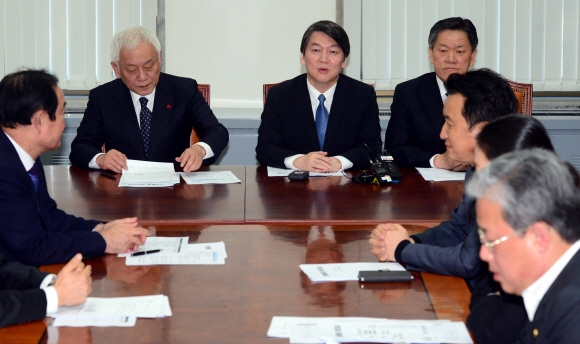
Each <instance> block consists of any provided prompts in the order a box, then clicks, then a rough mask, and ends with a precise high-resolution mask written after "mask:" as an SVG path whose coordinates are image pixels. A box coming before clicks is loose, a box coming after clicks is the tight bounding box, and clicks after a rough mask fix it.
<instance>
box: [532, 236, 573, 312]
mask: <svg viewBox="0 0 580 344" xmlns="http://www.w3.org/2000/svg"><path fill="white" fill-rule="evenodd" d="M579 249H580V240H578V241H576V242H575V243H574V244H573V245H572V246H570V247H569V248H568V249H567V250H566V252H564V254H563V255H562V256H561V257H560V258H558V260H557V261H556V262H555V263H554V264H553V265H552V266H551V267H550V268H549V269H548V271H546V272H545V273H544V274H543V275H542V276H541V277H540V278H538V279H537V280H536V281H535V282H534V283H532V284H531V285H530V286H529V287H527V288H526V289H524V291H523V292H522V298H523V299H524V306H525V307H526V313H528V318H529V319H530V321H532V320H534V315H535V314H536V310H537V309H538V306H539V305H540V302H541V301H542V299H543V298H544V295H545V294H546V292H547V291H548V289H550V287H551V286H552V284H553V283H554V281H555V280H556V278H558V276H559V275H560V273H561V272H562V270H564V268H565V267H566V265H568V263H569V262H570V260H571V259H572V257H574V255H575V254H576V252H578V250H579Z"/></svg>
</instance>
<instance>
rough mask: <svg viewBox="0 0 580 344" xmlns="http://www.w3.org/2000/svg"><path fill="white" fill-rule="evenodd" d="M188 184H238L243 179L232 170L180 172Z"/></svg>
mask: <svg viewBox="0 0 580 344" xmlns="http://www.w3.org/2000/svg"><path fill="white" fill-rule="evenodd" d="M178 174H179V175H180V176H181V178H183V180H185V182H186V183H187V184H188V185H198V184H236V183H241V182H242V181H241V180H239V179H238V177H236V175H235V174H233V173H232V172H231V171H210V172H189V173H185V172H178Z"/></svg>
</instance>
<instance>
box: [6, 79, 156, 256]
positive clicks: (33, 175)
mask: <svg viewBox="0 0 580 344" xmlns="http://www.w3.org/2000/svg"><path fill="white" fill-rule="evenodd" d="M64 110H65V101H64V94H63V92H62V90H61V89H60V88H59V87H58V80H57V78H56V77H54V76H53V75H50V74H48V73H47V72H45V71H37V70H26V71H21V72H17V73H13V74H9V75H7V76H5V77H4V78H3V79H2V81H1V82H0V126H1V128H2V132H0V171H2V173H0V254H2V255H3V256H4V257H5V258H6V259H8V260H10V261H20V262H21V263H25V264H30V265H37V266H38V265H41V264H53V263H62V262H66V261H68V260H69V259H71V257H72V256H73V255H74V254H75V253H77V252H80V253H82V254H83V256H85V257H95V256H100V255H102V254H103V253H105V252H106V253H120V252H126V251H127V250H128V249H131V248H136V246H137V245H140V244H142V243H143V242H145V236H146V235H148V234H149V231H148V230H146V229H144V228H141V227H139V226H138V223H137V219H136V218H126V219H121V220H115V221H111V222H109V223H106V224H103V223H101V222H99V221H94V220H85V219H83V218H78V217H75V216H72V215H68V214H66V213H65V212H64V211H62V210H60V209H58V208H57V205H56V203H55V201H54V200H53V199H52V198H51V197H50V195H49V194H48V190H47V186H46V179H45V176H44V169H43V168H42V163H41V162H40V158H39V156H40V155H41V154H42V153H44V152H47V151H50V150H52V149H55V148H57V147H58V146H59V145H60V138H61V135H62V132H63V130H64V127H65V123H64Z"/></svg>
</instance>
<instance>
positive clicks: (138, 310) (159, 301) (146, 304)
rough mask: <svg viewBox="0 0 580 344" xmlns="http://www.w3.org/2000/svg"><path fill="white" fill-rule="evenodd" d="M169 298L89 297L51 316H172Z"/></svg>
mask: <svg viewBox="0 0 580 344" xmlns="http://www.w3.org/2000/svg"><path fill="white" fill-rule="evenodd" d="M171 315H172V313H171V307H170V306H169V298H168V297H167V296H165V295H151V296H131V297H111V298H102V297H87V301H86V302H85V303H83V304H81V305H78V306H73V307H60V308H59V309H58V310H57V311H56V312H55V313H51V314H47V316H49V317H53V318H58V317H61V316H64V317H73V316H74V317H81V316H91V317H93V316H99V317H103V316H106V317H110V316H126V317H139V318H158V317H165V316H171Z"/></svg>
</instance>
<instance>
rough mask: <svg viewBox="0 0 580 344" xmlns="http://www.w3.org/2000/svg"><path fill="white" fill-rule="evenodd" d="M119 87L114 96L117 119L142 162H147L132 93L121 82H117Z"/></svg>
mask: <svg viewBox="0 0 580 344" xmlns="http://www.w3.org/2000/svg"><path fill="white" fill-rule="evenodd" d="M117 81H118V84H119V87H118V88H117V92H116V93H115V94H114V98H115V99H114V101H116V102H117V105H116V106H115V108H117V109H118V112H117V114H116V115H115V117H116V118H117V120H118V121H119V125H120V126H121V129H122V131H123V133H124V134H125V136H126V137H128V138H129V141H131V144H132V145H133V147H134V148H135V152H137V154H138V158H139V159H140V160H145V148H144V147H143V141H142V139H141V129H140V128H139V122H138V121H137V114H136V113H135V106H134V105H133V100H132V99H131V93H130V91H129V89H128V88H127V86H125V84H123V82H122V81H121V80H117Z"/></svg>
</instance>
